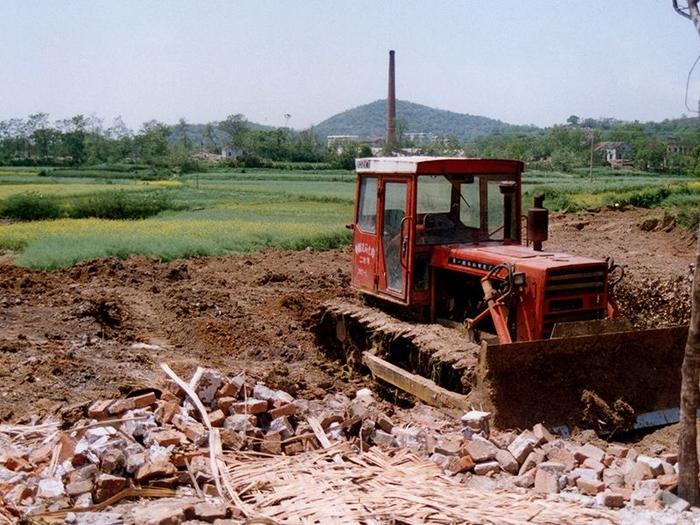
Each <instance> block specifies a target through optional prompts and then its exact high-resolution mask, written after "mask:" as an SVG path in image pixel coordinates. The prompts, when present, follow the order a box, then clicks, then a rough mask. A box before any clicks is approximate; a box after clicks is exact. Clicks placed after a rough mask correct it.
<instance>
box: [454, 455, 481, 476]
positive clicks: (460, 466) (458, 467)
mask: <svg viewBox="0 0 700 525" xmlns="http://www.w3.org/2000/svg"><path fill="white" fill-rule="evenodd" d="M475 465H476V463H475V462H474V460H473V459H472V457H471V456H470V455H469V454H465V455H463V456H460V457H452V458H450V462H449V463H448V465H447V470H448V471H449V472H451V473H452V474H461V473H463V472H467V471H468V470H471V469H473V468H474V466H475Z"/></svg>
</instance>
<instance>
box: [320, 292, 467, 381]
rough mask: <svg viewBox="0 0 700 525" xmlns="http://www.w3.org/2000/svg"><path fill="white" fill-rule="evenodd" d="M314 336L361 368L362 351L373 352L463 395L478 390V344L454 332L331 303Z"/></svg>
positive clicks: (344, 302)
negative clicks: (476, 382)
mask: <svg viewBox="0 0 700 525" xmlns="http://www.w3.org/2000/svg"><path fill="white" fill-rule="evenodd" d="M316 334H317V336H318V338H319V340H320V341H319V342H320V343H321V345H322V346H323V347H324V348H326V349H327V351H329V352H330V353H331V354H332V355H333V356H334V357H336V358H339V359H341V360H344V361H346V362H347V363H348V364H349V365H350V366H352V367H354V368H357V369H362V359H361V355H362V352H364V351H372V352H374V353H376V354H377V355H378V356H381V357H382V358H384V359H386V360H387V361H389V362H391V363H394V364H396V365H398V366H400V367H402V368H404V369H405V370H408V371H410V372H413V373H415V374H418V375H421V376H423V377H426V378H428V379H430V380H432V381H433V382H435V383H436V384H438V385H439V386H442V387H444V388H447V389H449V390H452V391H455V392H458V393H460V394H468V393H469V392H470V391H471V390H472V388H474V385H475V381H476V367H477V365H478V361H479V345H476V344H474V343H471V342H470V341H469V340H468V338H467V336H466V334H464V333H462V332H461V331H459V330H456V329H454V328H447V327H445V326H442V325H438V324H414V323H410V322H407V321H402V320H400V319H397V318H395V317H393V316H391V315H389V314H387V313H385V312H383V311H381V310H378V309H376V308H373V307H369V306H365V305H362V304H358V303H353V302H350V301H347V300H332V301H329V302H326V303H324V304H323V305H322V307H321V311H320V314H319V316H318V319H317V323H316Z"/></svg>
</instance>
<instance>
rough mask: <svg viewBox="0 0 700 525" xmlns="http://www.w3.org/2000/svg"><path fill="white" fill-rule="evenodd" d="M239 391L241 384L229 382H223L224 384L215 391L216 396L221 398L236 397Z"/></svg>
mask: <svg viewBox="0 0 700 525" xmlns="http://www.w3.org/2000/svg"><path fill="white" fill-rule="evenodd" d="M240 391H241V385H238V384H235V383H231V382H225V383H224V385H223V386H222V387H221V388H219V390H218V391H217V392H216V397H217V398H222V397H233V398H237V397H238V394H239V393H240Z"/></svg>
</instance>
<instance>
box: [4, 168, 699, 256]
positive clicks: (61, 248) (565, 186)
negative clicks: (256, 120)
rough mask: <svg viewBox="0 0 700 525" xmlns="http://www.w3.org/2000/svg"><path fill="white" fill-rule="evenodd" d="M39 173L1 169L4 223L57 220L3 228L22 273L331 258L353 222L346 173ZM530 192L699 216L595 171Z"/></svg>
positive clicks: (529, 176)
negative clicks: (33, 206) (279, 253)
mask: <svg viewBox="0 0 700 525" xmlns="http://www.w3.org/2000/svg"><path fill="white" fill-rule="evenodd" d="M40 171H41V170H40V168H37V169H28V168H21V169H19V168H2V167H0V214H1V213H2V210H3V206H4V207H5V209H7V205H8V203H11V202H13V200H14V201H16V200H17V199H22V198H25V197H27V195H29V196H30V198H31V199H35V200H37V199H38V201H41V202H49V203H50V204H51V206H54V207H56V210H58V211H56V210H54V211H56V214H55V215H53V216H54V217H56V218H54V219H52V220H29V221H17V220H9V221H8V220H3V221H2V222H0V251H2V250H5V251H11V252H16V253H17V257H16V261H17V263H18V264H21V265H24V266H29V267H33V268H42V269H54V268H60V267H66V266H70V265H72V264H74V263H76V262H78V261H84V260H90V259H94V258H98V257H105V256H115V257H127V256H129V255H132V254H143V255H147V256H150V257H154V258H156V259H161V260H170V259H174V258H179V257H188V256H195V255H222V254H225V253H232V252H233V253H241V252H246V251H251V250H257V249H260V248H264V247H272V246H275V247H282V248H289V249H304V248H306V247H312V248H315V249H328V248H332V247H336V246H340V245H343V244H345V243H347V242H348V241H349V239H350V234H349V230H347V229H346V228H345V227H344V225H345V224H346V223H348V222H350V221H351V215H352V200H353V197H354V181H355V176H354V174H353V173H352V172H348V171H331V170H324V171H304V170H291V171H290V170H265V169H248V170H231V169H229V170H221V171H213V172H208V173H200V174H189V175H184V176H177V177H176V176H170V175H167V176H166V177H165V178H164V179H162V180H138V179H136V178H128V177H124V176H123V173H124V172H122V171H114V170H113V171H110V170H95V169H91V170H85V171H76V170H72V171H71V170H64V171H56V172H54V173H52V174H51V175H49V176H46V173H44V174H43V175H40V174H39V173H40ZM64 175H68V176H64ZM80 175H82V176H80ZM524 182H525V186H524V197H523V198H524V200H525V205H526V206H529V204H530V202H531V197H532V195H533V194H534V193H535V192H538V191H543V192H544V193H545V194H546V196H547V199H546V201H545V204H546V205H547V206H548V207H549V208H550V209H554V210H564V209H567V210H569V211H572V212H575V211H578V210H583V209H590V208H599V207H603V206H606V205H615V204H618V205H620V204H622V205H625V204H632V205H638V206H644V207H658V206H661V207H664V208H668V209H669V211H671V212H673V213H675V214H677V215H679V216H680V217H681V218H683V220H685V221H686V222H687V223H688V224H690V223H692V221H694V220H697V216H698V210H699V209H700V181H695V180H691V179H688V178H683V177H659V176H653V175H649V174H643V173H630V172H627V173H625V172H612V171H610V170H596V171H595V172H594V174H593V180H589V177H588V173H587V171H582V172H580V173H570V174H563V173H552V172H527V173H526V174H525V177H524ZM28 192H29V193H28ZM149 192H151V193H149ZM146 195H152V196H153V195H158V196H159V197H158V198H161V197H162V198H163V199H164V202H165V204H163V205H162V206H161V207H160V208H157V209H155V210H154V213H155V215H153V216H150V217H147V218H142V219H137V220H119V219H109V218H99V217H112V216H119V213H121V212H122V211H123V210H121V208H119V209H117V210H116V212H115V211H114V210H112V211H109V213H102V211H100V210H102V207H104V206H105V202H107V203H110V202H111V201H115V200H119V199H122V200H125V201H129V200H130V199H132V200H133V199H136V200H135V202H139V201H138V199H142V198H144V196H146ZM95 210H97V211H95ZM160 210H164V211H160ZM76 216H77V217H84V218H72V217H76ZM125 216H128V215H125Z"/></svg>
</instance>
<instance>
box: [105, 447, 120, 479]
mask: <svg viewBox="0 0 700 525" xmlns="http://www.w3.org/2000/svg"><path fill="white" fill-rule="evenodd" d="M125 463H126V458H125V457H124V453H123V452H122V451H121V450H119V449H118V448H111V449H109V450H108V451H107V452H105V453H104V454H102V457H101V458H100V468H101V470H102V472H104V473H106V474H114V473H117V472H119V471H121V470H122V469H123V468H124V464H125Z"/></svg>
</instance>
